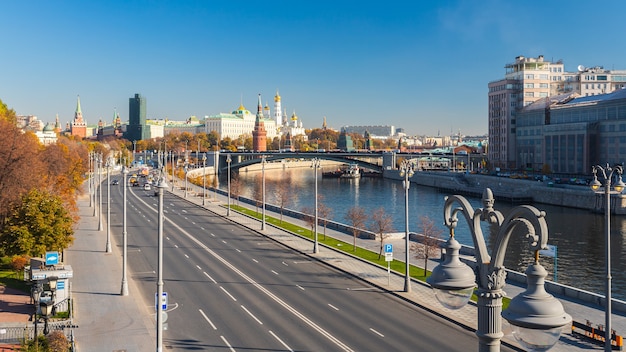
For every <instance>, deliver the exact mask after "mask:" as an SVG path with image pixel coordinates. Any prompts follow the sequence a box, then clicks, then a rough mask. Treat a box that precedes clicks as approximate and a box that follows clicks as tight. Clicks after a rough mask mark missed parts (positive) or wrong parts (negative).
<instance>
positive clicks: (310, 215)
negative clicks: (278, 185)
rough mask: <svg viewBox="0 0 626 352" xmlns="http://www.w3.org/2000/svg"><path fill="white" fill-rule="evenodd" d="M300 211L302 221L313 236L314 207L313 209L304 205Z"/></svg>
mask: <svg viewBox="0 0 626 352" xmlns="http://www.w3.org/2000/svg"><path fill="white" fill-rule="evenodd" d="M301 212H302V215H303V216H304V218H303V219H302V220H304V222H305V223H306V224H307V225H308V226H309V228H310V229H311V234H312V235H313V236H315V215H314V214H315V209H313V208H312V207H304V208H302V211H301Z"/></svg>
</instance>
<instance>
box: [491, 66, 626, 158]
mask: <svg viewBox="0 0 626 352" xmlns="http://www.w3.org/2000/svg"><path fill="white" fill-rule="evenodd" d="M625 85H626V71H616V70H604V69H603V68H602V67H594V68H586V67H584V66H582V65H579V66H578V67H577V71H576V72H566V71H565V68H564V64H563V61H561V60H559V61H556V62H550V61H547V60H545V58H544V57H543V55H540V56H538V57H537V58H527V57H524V56H518V57H516V58H515V62H513V63H510V64H507V65H505V76H504V78H503V79H501V80H497V81H493V82H489V84H488V89H489V92H488V104H489V106H488V119H489V144H488V145H489V148H488V157H489V161H490V163H491V166H492V167H500V168H505V169H513V168H515V167H517V165H519V164H520V163H522V164H523V163H524V162H523V161H519V160H517V158H518V157H519V155H518V152H519V150H518V148H517V146H516V142H517V139H516V136H518V133H517V130H516V129H517V126H518V125H517V114H518V113H519V112H520V111H521V110H522V109H524V108H525V107H527V106H529V105H530V104H533V103H534V102H536V101H538V100H541V99H546V98H548V97H553V96H559V95H562V94H573V93H575V94H576V96H580V97H586V96H595V95H598V94H605V93H610V92H613V91H615V90H617V89H621V88H623V87H624V86H625ZM560 99H563V97H560V98H557V99H553V100H555V101H560ZM548 105H550V104H548Z"/></svg>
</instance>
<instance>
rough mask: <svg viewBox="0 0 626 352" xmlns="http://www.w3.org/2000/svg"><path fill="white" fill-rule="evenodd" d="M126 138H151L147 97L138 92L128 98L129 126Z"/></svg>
mask: <svg viewBox="0 0 626 352" xmlns="http://www.w3.org/2000/svg"><path fill="white" fill-rule="evenodd" d="M125 138H126V139H128V140H129V141H139V140H143V139H148V138H149V136H148V129H147V127H146V98H145V97H142V96H141V94H138V93H137V94H135V96H134V97H132V98H130V99H128V128H127V129H126V136H125Z"/></svg>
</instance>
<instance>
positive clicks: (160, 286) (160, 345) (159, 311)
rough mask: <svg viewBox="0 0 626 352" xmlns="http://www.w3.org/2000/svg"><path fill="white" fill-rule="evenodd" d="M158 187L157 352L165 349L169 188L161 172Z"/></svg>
mask: <svg viewBox="0 0 626 352" xmlns="http://www.w3.org/2000/svg"><path fill="white" fill-rule="evenodd" d="M156 187H157V189H158V190H159V220H158V245H157V247H158V262H157V312H156V313H157V316H156V325H157V327H156V330H157V336H156V338H157V348H156V350H157V352H161V351H163V323H164V322H163V305H162V304H161V298H162V297H163V193H164V192H165V189H166V188H167V182H166V180H165V175H163V174H161V177H160V179H159V181H158V183H157V186H156Z"/></svg>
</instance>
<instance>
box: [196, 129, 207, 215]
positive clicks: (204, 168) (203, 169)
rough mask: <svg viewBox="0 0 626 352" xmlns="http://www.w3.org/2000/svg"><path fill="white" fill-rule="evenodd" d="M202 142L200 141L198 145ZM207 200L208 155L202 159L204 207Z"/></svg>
mask: <svg viewBox="0 0 626 352" xmlns="http://www.w3.org/2000/svg"><path fill="white" fill-rule="evenodd" d="M199 143H200V141H198V144H199ZM205 198H206V153H205V154H204V156H203V157H202V206H204V205H205Z"/></svg>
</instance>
